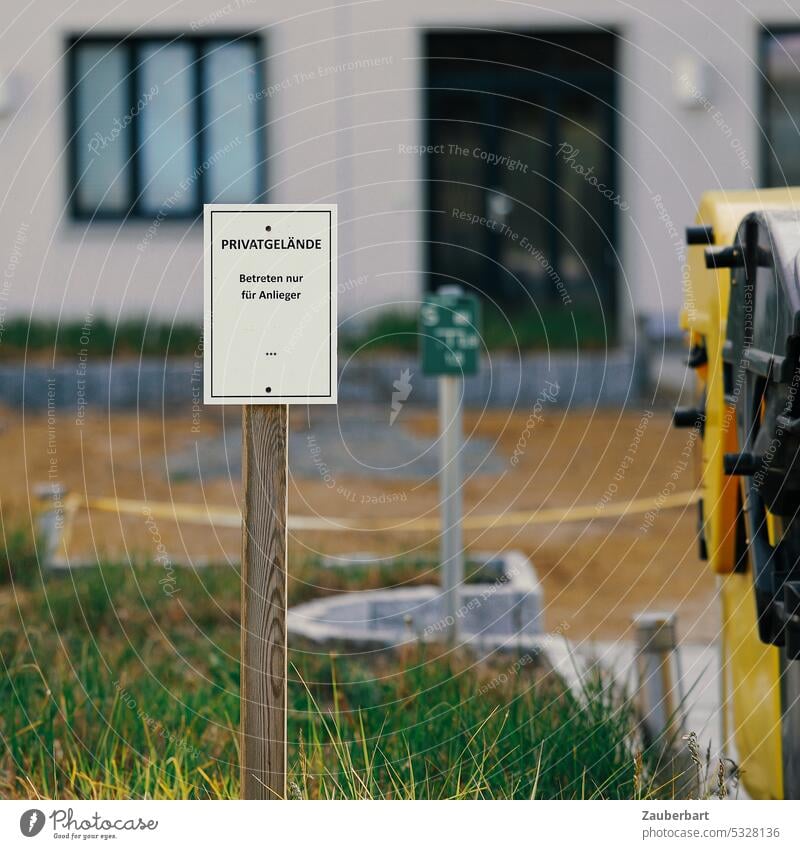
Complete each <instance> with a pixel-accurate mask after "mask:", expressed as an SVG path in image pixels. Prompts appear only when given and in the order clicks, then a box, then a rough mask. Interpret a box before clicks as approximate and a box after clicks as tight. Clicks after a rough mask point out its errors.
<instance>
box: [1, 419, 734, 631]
mask: <svg viewBox="0 0 800 849" xmlns="http://www.w3.org/2000/svg"><path fill="white" fill-rule="evenodd" d="M358 412H359V411H358V410H351V411H350V413H351V414H353V415H358ZM238 417H239V410H238V408H232V409H231V410H227V411H220V412H219V413H218V412H216V411H209V410H204V411H203V413H202V419H198V418H197V417H196V416H195V418H194V419H193V418H192V417H191V415H190V414H189V413H188V412H187V414H186V415H185V416H175V417H169V418H164V419H162V418H161V417H159V416H158V415H138V416H137V415H134V414H127V415H126V414H114V415H113V416H112V417H109V416H107V415H100V414H96V413H94V414H93V413H90V414H87V416H86V418H85V419H83V420H82V422H81V423H76V421H75V420H74V418H71V416H70V414H69V413H68V412H62V411H60V410H59V411H56V412H55V413H54V414H52V415H51V416H50V417H49V418H48V414H47V412H46V411H42V412H41V413H37V414H31V413H28V414H26V416H25V417H24V418H23V417H22V415H21V414H19V413H16V412H12V411H4V412H2V413H0V428H1V429H2V436H3V443H4V446H5V451H4V470H3V471H4V474H3V475H2V479H1V480H0V502H1V504H2V514H3V520H4V526H5V528H6V529H8V528H11V527H13V526H14V525H15V524H16V525H19V524H21V523H23V524H25V523H30V522H31V521H32V513H33V511H34V509H35V505H34V503H33V500H32V499H31V498H29V493H31V492H32V490H33V488H34V486H35V485H37V484H42V483H48V482H50V483H53V482H58V483H61V484H63V485H65V486H66V487H67V488H68V489H69V490H70V491H71V492H73V493H80V494H81V495H84V496H95V497H96V496H113V497H116V498H126V499H139V500H142V501H144V502H148V503H150V504H153V503H155V502H168V503H169V502H172V503H176V504H182V503H187V504H199V505H209V506H221V507H225V508H228V509H230V508H235V507H236V506H237V504H238V499H239V496H240V478H239V470H238V456H234V455H235V453H236V451H235V449H236V447H238V446H236V444H235V442H233V441H232V442H231V444H230V445H231V448H232V450H231V458H232V459H231V466H232V469H233V471H232V473H231V474H228V475H225V474H218V475H215V476H213V477H210V478H208V479H206V478H203V479H196V478H191V477H188V478H187V477H180V476H175V475H171V474H170V462H171V458H172V457H174V456H175V455H176V454H178V453H181V452H182V453H183V455H186V452H197V453H198V454H201V453H202V452H204V451H206V450H207V446H208V444H209V440H211V439H213V438H218V437H219V435H220V434H221V433H222V428H223V424H224V423H226V422H227V423H229V424H233V425H236V424H237V423H238ZM464 424H465V432H466V434H467V437H468V438H469V439H478V440H481V441H482V442H481V444H482V445H487V446H489V449H490V450H491V455H492V458H493V462H492V472H491V474H483V473H482V470H481V468H480V467H478V468H477V470H476V471H475V472H474V473H472V474H471V475H470V476H469V478H468V479H467V480H466V481H465V485H464V511H465V515H466V516H468V517H478V516H501V515H504V514H506V513H507V512H508V511H523V510H530V511H535V510H537V509H541V508H547V509H549V508H564V509H568V508H571V507H576V506H582V507H585V506H588V507H594V508H595V514H596V515H595V517H594V518H592V519H591V520H585V519H584V520H581V521H564V520H562V521H558V520H554V521H553V522H552V523H550V524H528V525H524V524H523V525H519V526H516V527H501V528H488V529H487V528H484V529H478V530H467V531H466V532H465V543H466V544H467V546H468V547H469V548H470V549H471V550H473V551H497V550H501V549H509V548H515V549H521V550H522V551H524V552H525V553H526V554H527V555H528V556H529V557H530V558H531V560H532V561H533V563H534V564H535V566H536V569H537V571H538V574H539V577H540V579H541V581H542V584H543V587H544V595H545V605H546V609H545V617H546V627H547V628H549V629H551V630H555V629H558V630H560V631H563V632H564V633H566V634H567V635H568V636H570V637H575V638H577V637H593V638H598V639H614V638H618V637H621V636H624V635H625V633H626V631H627V629H628V628H629V625H630V620H631V616H632V615H634V614H635V613H637V612H639V611H641V610H644V609H649V610H664V609H669V610H673V609H677V610H678V613H679V622H680V627H681V631H682V633H683V635H684V636H685V637H686V638H687V639H690V640H697V641H705V640H707V639H710V638H711V637H712V636H713V635H714V633H715V629H716V622H717V611H716V606H715V585H714V580H713V578H712V576H711V574H710V573H709V571H708V569H707V567H706V565H705V564H704V563H702V562H701V561H700V560H699V559H698V557H697V541H696V526H697V519H696V507H695V506H693V505H690V506H687V507H683V508H669V509H666V508H665V509H662V510H657V511H656V512H655V514H654V515H653V514H651V515H650V516H649V518H648V517H646V516H645V515H644V514H642V513H636V514H631V515H627V516H625V517H623V518H619V517H616V516H610V515H605V514H604V513H605V511H606V510H607V509H608V508H609V507H611V506H612V505H617V504H619V503H621V502H624V501H627V500H629V499H644V498H656V497H658V496H659V494H665V495H666V494H674V493H680V492H686V491H689V490H692V489H693V488H694V485H695V468H694V464H695V452H696V449H697V446H695V445H694V444H693V437H692V436H691V435H689V434H688V432H687V431H675V430H674V429H672V428H671V426H670V420H669V416H668V415H667V414H666V413H661V412H655V413H650V412H632V413H624V414H618V413H615V412H608V411H605V412H592V411H586V412H576V411H569V412H566V413H565V412H563V411H559V410H556V409H552V410H548V411H547V414H546V415H543V416H541V418H540V419H534V418H531V417H530V414H529V412H528V411H524V412H515V413H509V412H504V411H489V412H483V413H477V412H473V413H468V414H466V416H465V422H464ZM307 426H308V425H307V421H306V411H305V410H302V409H299V408H297V409H295V410H293V412H292V418H291V428H292V431H293V433H302V431H303V430H304V429H305V428H307ZM404 427H405V428H407V430H408V431H410V432H411V433H412V434H413V435H414V437H415V438H418V439H421V440H428V441H429V442H430V444H431V446H432V448H433V449H435V445H434V440H435V435H436V419H435V414H434V413H433V412H419V411H413V410H409V411H407V415H406V416H405V419H404ZM234 434H235V430H234ZM234 460H235V462H234ZM498 469H500V471H498ZM333 480H334V484H335V485H331V481H332V478H331V476H330V475H327V476H326V475H325V474H323V473H322V471H320V472H319V473H314V474H307V475H306V476H305V477H303V478H298V477H294V476H293V477H292V480H291V487H290V496H289V511H290V514H295V515H301V516H313V515H320V516H334V517H341V518H343V519H345V520H346V521H347V523H348V525H349V526H351V527H352V528H353V529H352V530H346V531H342V530H338V531H336V532H329V531H303V532H297V533H292V535H291V552H290V558H294V557H304V556H308V555H311V554H315V553H320V552H322V553H344V552H352V551H380V552H385V553H387V554H388V553H395V554H404V553H414V552H418V551H420V550H425V551H435V550H436V548H437V546H438V535H437V532H436V531H435V530H431V529H430V528H429V529H427V530H425V529H422V530H418V529H413V528H405V529H403V530H402V532H399V533H398V532H394V531H374V530H359V521H363V520H365V519H368V520H370V521H371V522H372V524H373V526H374V524H375V523H376V522H379V523H380V524H382V525H387V526H388V525H391V524H392V522H393V521H395V520H397V519H398V518H402V519H406V518H412V517H413V518H415V519H416V518H422V519H426V520H432V519H435V518H436V516H437V505H438V500H439V499H438V485H437V481H436V480H435V478H431V477H424V476H417V477H414V478H403V477H402V476H396V477H386V476H385V475H383V476H380V477H379V476H375V475H370V474H369V473H368V470H364V473H363V474H352V473H346V474H345V473H337V474H336V476H335V479H333ZM240 539H241V537H240V531H239V530H238V529H236V528H232V527H214V526H211V525H203V524H190V523H187V522H183V523H178V522H176V521H174V520H171V519H168V518H167V519H164V518H158V519H157V520H154V521H153V520H151V521H149V522H148V521H147V517H146V515H145V512H144V510H141V511H138V512H134V513H133V514H130V515H125V516H118V515H116V514H114V513H110V512H100V511H92V512H91V513H90V512H87V511H85V510H81V511H80V512H79V513H78V514H77V515H76V518H75V521H74V525H73V528H72V532H71V535H70V540H69V557H70V559H74V560H75V561H76V562H77V561H86V560H90V561H91V560H94V559H96V558H102V557H105V558H113V559H120V558H129V557H130V558H143V559H144V558H154V557H155V556H156V554H157V553H158V548H157V547H158V545H159V543H161V544H163V546H164V549H163V550H164V551H166V552H167V553H168V556H169V558H170V559H171V560H173V561H174V562H176V563H179V562H187V561H188V562H194V563H205V562H208V561H213V562H220V561H225V560H226V559H227V560H229V561H231V562H235V561H236V560H237V558H238V552H239V546H240ZM290 563H291V559H290ZM290 568H291V567H290Z"/></svg>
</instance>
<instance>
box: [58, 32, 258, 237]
mask: <svg viewBox="0 0 800 849" xmlns="http://www.w3.org/2000/svg"><path fill="white" fill-rule="evenodd" d="M220 41H227V42H229V43H241V42H245V43H248V44H251V45H252V46H253V47H254V50H255V55H256V62H255V72H256V90H257V91H259V92H263V91H264V90H265V86H266V72H265V62H266V55H265V44H264V41H265V39H264V37H263V35H261V34H259V33H254V32H231V31H226V30H222V31H212V32H207V33H206V32H204V33H203V34H192V33H184V32H142V33H137V34H135V35H131V34H130V33H127V34H115V33H107V34H88V35H87V34H71V35H68V36H67V39H66V51H65V59H66V94H65V101H66V107H67V108H66V114H67V127H66V133H67V141H66V148H67V169H66V171H67V186H66V191H67V198H68V209H69V215H70V218H71V219H72V220H73V221H112V222H121V221H130V222H145V221H152V219H153V217H154V213H153V212H152V210H147V209H145V208H144V207H143V205H142V185H143V183H142V175H141V171H140V165H139V161H138V159H139V152H140V151H141V137H140V133H139V127H138V120H137V117H134V118H133V119H132V121H131V123H130V125H129V129H130V133H129V134H128V135H127V137H126V144H127V145H128V147H127V152H128V159H127V163H126V172H127V174H126V177H127V180H128V193H129V196H130V198H131V203H130V204H129V205H128V207H127V208H126V209H124V210H120V211H110V210H101V209H93V210H89V209H83V208H81V206H80V205H79V203H78V192H77V187H78V177H79V174H80V166H79V151H78V114H77V95H78V85H79V80H78V68H77V62H78V49H79V48H80V47H84V46H93V47H97V46H106V47H108V48H109V49H111V48H113V47H125V48H127V57H126V58H127V73H126V75H125V77H124V80H125V84H126V86H127V99H128V104H129V107H130V108H131V109H133V108H134V106H135V104H136V102H137V99H138V97H139V94H140V92H139V88H140V87H139V84H138V79H139V66H137V64H136V62H135V53H136V48H137V47H139V46H141V45H143V44H147V43H153V42H162V43H164V44H188V45H190V46H191V47H192V48H193V49H194V61H193V63H192V66H191V69H192V74H193V79H194V92H195V93H194V97H193V98H192V101H191V104H192V112H193V121H194V127H193V130H194V132H193V134H192V139H193V144H194V163H195V167H196V168H197V167H199V166H200V165H201V164H202V162H203V161H204V160H203V149H204V137H205V132H206V130H205V102H204V101H205V95H204V92H203V89H202V72H203V70H202V69H203V58H204V56H205V53H206V49H207V47H208V45H209V44H211V43H218V42H220ZM264 100H265V98H258V99H257V100H256V101H255V102H254V103H253V108H254V109H255V110H256V132H255V136H256V139H255V144H256V152H257V153H256V155H257V165H256V168H257V173H256V181H257V185H258V186H259V193H258V194H257V196H256V197H255V198H253V199H252V202H254V203H255V202H263V201H264V200H265V199H266V194H267V144H266V114H265V111H266V104H265V103H264ZM197 186H198V188H197V194H198V198H199V201H198V204H197V205H196V207H193V208H192V209H188V210H179V211H176V212H169V213H168V214H166V215H165V216H164V217H163V220H164V221H165V222H168V221H183V222H185V221H192V220H196V219H198V218H201V217H202V213H203V203H204V202H207V200H206V198H205V187H206V175H205V172H204V171H201V172H200V173H199V174H198V177H197Z"/></svg>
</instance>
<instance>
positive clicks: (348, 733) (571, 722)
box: [0, 555, 655, 798]
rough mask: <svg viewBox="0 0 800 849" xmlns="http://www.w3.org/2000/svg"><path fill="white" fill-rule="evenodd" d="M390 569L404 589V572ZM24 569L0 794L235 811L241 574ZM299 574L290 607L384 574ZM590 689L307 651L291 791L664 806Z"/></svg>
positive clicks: (415, 656)
mask: <svg viewBox="0 0 800 849" xmlns="http://www.w3.org/2000/svg"><path fill="white" fill-rule="evenodd" d="M20 556H22V555H20ZM366 568H368V567H365V569H366ZM392 568H394V569H395V572H393V573H392V574H391V578H392V580H397V579H398V577H399V576H402V572H403V570H402V567H397V566H395V567H392ZM398 569H399V573H400V575H398V571H397V570H398ZM25 574H26V575H27V576H28V578H27V580H25V581H22V580H21V578H22V572H18V573H17V580H16V581H15V582H14V583H13V584H7V585H6V586H4V587H2V588H0V622H2V626H0V741H1V743H0V746H1V747H2V748H0V797H3V798H18V797H31V796H43V797H59V798H128V797H135V798H141V797H153V798H205V797H211V798H231V797H236V796H237V794H238V790H239V777H238V751H237V740H236V728H237V724H238V717H239V708H238V687H239V660H238V656H239V623H238V610H239V581H238V577H237V574H236V572H235V571H234V570H233V569H230V568H228V567H208V568H206V569H203V570H198V571H197V572H192V571H189V570H179V571H178V572H177V587H176V590H177V591H176V592H175V593H174V595H172V596H171V597H170V596H169V595H167V594H165V592H164V584H163V583H161V581H162V579H163V574H164V573H163V570H162V569H161V568H160V567H158V566H142V567H138V568H136V569H135V570H134V569H130V568H127V567H119V566H105V567H101V568H98V569H85V570H80V571H76V572H75V573H73V574H63V575H49V576H47V577H46V578H45V582H44V583H42V580H41V578H40V577H39V575H38V571H34V570H30V569H28V570H26V572H25ZM299 575H300V577H297V578H295V579H294V580H293V581H292V584H291V587H290V596H291V601H292V603H296V601H297V600H298V599H300V598H304V597H307V596H308V595H309V593H310V592H311V591H310V589H309V587H313V588H314V593H319V592H331V591H335V590H338V589H344V588H346V587H344V586H341V584H342V583H347V582H349V581H359V582H362V585H363V583H366V584H376V583H377V584H380V583H383V582H384V581H385V580H386V579H387V578H388V577H389V575H386V574H381V573H380V571H379V572H378V573H373V574H372V575H371V576H370V575H369V574H367V575H364V574H362V575H359V576H358V577H357V578H354V577H352V576H351V577H350V578H347V577H343V575H342V573H341V572H331V570H323V569H321V568H320V567H318V566H315V565H314V564H313V563H311V564H307V565H306V566H305V567H303V568H302V569H301V570H300V572H299ZM415 575H416V576H419V569H418V568H416V569H411V568H410V567H408V571H407V574H406V577H408V578H409V579H415V578H414V576H415ZM400 579H401V580H402V577H400ZM428 580H430V577H428ZM332 584H338V586H332ZM585 687H586V692H585V693H584V694H583V696H582V697H577V696H576V695H574V694H573V693H571V692H569V691H568V690H566V689H565V688H564V686H563V685H562V684H561V683H560V682H559V680H558V679H557V678H556V677H555V676H554V675H553V674H552V673H548V671H547V670H546V669H545V668H544V667H543V664H542V663H541V662H540V659H538V658H536V657H532V656H523V657H516V658H515V657H513V656H503V657H496V658H494V659H490V660H486V661H482V662H480V663H477V662H476V661H475V660H474V659H473V658H471V657H470V656H468V655H466V654H449V655H443V654H441V653H437V652H435V651H434V650H432V649H431V648H430V647H428V648H425V647H416V648H414V647H410V648H408V649H407V650H405V651H404V652H403V653H402V654H400V655H399V656H398V655H389V654H386V653H380V654H373V655H371V656H367V655H360V656H353V655H349V656H348V655H344V654H341V655H340V656H334V655H333V654H330V653H320V652H319V651H318V650H313V649H310V648H309V647H306V648H305V649H304V647H302V646H295V647H293V649H292V651H291V652H290V691H289V705H290V713H289V739H290V742H291V745H290V753H289V762H290V773H291V776H290V793H291V795H292V796H293V797H311V798H328V797H348V798H354V797H362V798H363V797H367V798H411V797H417V798H467V797H479V798H480V797H485V798H529V797H531V796H535V797H539V798H575V797H578V798H595V797H598V798H629V797H632V796H642V795H652V794H653V793H654V789H653V788H654V784H653V781H654V779H653V778H652V776H653V775H655V763H654V756H653V755H651V754H649V753H648V752H647V751H645V752H643V753H641V752H640V751H639V747H640V744H638V743H637V742H636V741H637V735H636V733H635V731H634V727H635V726H634V720H633V715H632V711H631V709H630V706H629V705H628V704H626V703H625V702H624V701H622V700H620V699H619V698H618V697H617V696H616V695H615V694H614V692H613V690H612V689H611V688H609V687H608V686H605V685H603V684H602V682H600V681H597V680H595V681H587V682H586V684H585Z"/></svg>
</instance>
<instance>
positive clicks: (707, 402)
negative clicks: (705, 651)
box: [681, 188, 800, 799]
mask: <svg viewBox="0 0 800 849" xmlns="http://www.w3.org/2000/svg"><path fill="white" fill-rule="evenodd" d="M781 208H795V209H800V188H794V189H767V190H761V191H736V192H723V191H715V192H707V193H706V194H704V195H703V197H702V199H701V202H700V206H699V209H698V214H697V224H698V225H703V226H705V227H709V228H711V231H709V235H713V244H714V245H719V246H721V245H730V244H732V243H733V241H734V238H735V236H736V231H737V228H738V226H739V224H740V222H741V221H742V219H743V218H744V217H745V216H746V215H747V214H749V213H751V212H755V211H759V210H764V209H781ZM706 246H707V245H706ZM688 251H689V254H688V266H689V268H688V272H689V273H688V276H687V279H686V280H685V285H684V307H683V310H682V312H681V326H682V327H683V329H684V330H686V331H687V334H688V341H689V346H690V358H689V362H690V365H692V367H693V368H694V369H695V373H696V376H697V389H698V396H699V397H698V404H699V405H702V410H703V414H704V415H703V449H702V465H701V470H700V479H701V490H702V502H701V505H702V506H701V523H702V532H703V540H704V544H705V545H704V547H705V552H706V556H707V558H708V562H709V566H710V568H711V569H712V570H713V571H714V572H716V573H717V574H718V575H719V576H720V596H721V607H722V632H721V645H722V653H723V680H724V687H725V715H724V720H725V721H724V723H723V728H724V733H725V737H726V740H730V739H731V736H732V739H733V740H734V741H735V745H736V752H737V755H738V759H739V762H740V766H741V768H742V771H743V783H744V785H745V787H746V789H747V791H748V793H749V794H750V795H751V796H754V797H756V798H767V799H769V798H773V799H779V798H782V797H783V787H782V768H781V763H782V759H781V730H780V729H781V700H780V688H779V650H778V649H777V648H775V647H774V646H768V645H764V644H763V643H761V642H760V640H759V637H758V631H757V626H756V609H755V601H754V597H753V581H752V576H751V574H750V568H751V567H750V564H749V563H747V562H745V560H746V558H742V555H743V553H744V552H743V551H742V549H743V548H744V546H742V545H739V544H737V541H738V540H741V538H742V535H743V533H744V532H743V528H742V526H741V525H739V523H740V522H742V521H743V519H742V518H741V516H740V512H741V511H740V505H741V503H742V501H741V499H742V495H741V485H740V478H739V477H737V476H730V475H726V474H725V473H724V471H723V457H724V455H725V454H732V453H734V452H736V451H737V441H738V440H737V432H736V412H735V408H734V407H733V406H731V405H729V404H727V403H726V401H725V395H724V391H723V374H722V370H723V362H722V345H723V343H724V341H725V328H726V321H727V315H728V304H729V296H730V284H731V272H730V270H729V269H727V268H716V269H708V268H706V264H705V257H704V248H703V246H702V245H700V244H699V243H698V244H697V245H696V246H692V247H689V249H688ZM768 518H769V517H768ZM774 533H775V531H774V528H772V527H770V535H771V536H774ZM737 559H739V560H740V562H739V564H738V569H739V571H735V570H736V569H737Z"/></svg>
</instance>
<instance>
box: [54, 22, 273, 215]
mask: <svg viewBox="0 0 800 849" xmlns="http://www.w3.org/2000/svg"><path fill="white" fill-rule="evenodd" d="M67 59H68V75H69V78H68V91H67V101H68V109H69V116H70V126H69V141H68V147H69V155H70V156H69V162H70V179H69V187H68V191H69V196H70V207H71V211H72V214H73V217H75V218H79V219H89V218H92V219H95V218H101V219H122V218H130V217H133V218H148V219H149V218H155V217H159V218H192V217H195V216H197V215H198V214H199V213H200V212H201V210H202V205H203V203H210V202H212V201H213V202H217V203H248V202H254V201H258V200H263V192H264V188H265V179H264V158H265V157H264V150H263V133H264V129H263V126H264V121H263V118H262V115H261V112H262V105H263V96H262V95H263V82H262V76H263V65H262V59H261V53H260V43H259V40H258V38H257V37H255V36H238V37H237V36H230V35H226V36H225V37H224V38H222V37H202V38H200V37H192V36H174V37H164V36H159V37H152V36H142V37H136V38H129V37H126V38H109V37H94V36H91V37H77V38H73V39H71V40H70V42H69V45H68V51H67Z"/></svg>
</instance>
